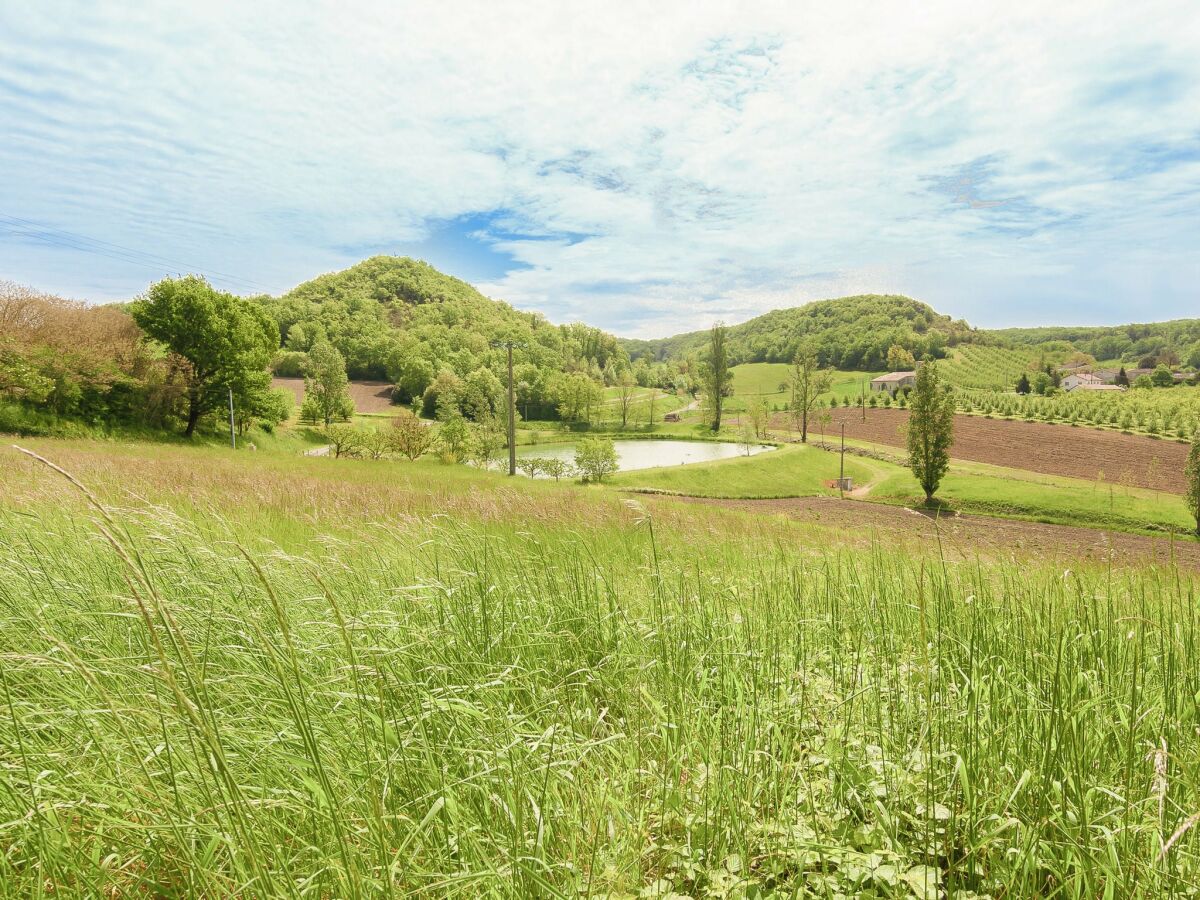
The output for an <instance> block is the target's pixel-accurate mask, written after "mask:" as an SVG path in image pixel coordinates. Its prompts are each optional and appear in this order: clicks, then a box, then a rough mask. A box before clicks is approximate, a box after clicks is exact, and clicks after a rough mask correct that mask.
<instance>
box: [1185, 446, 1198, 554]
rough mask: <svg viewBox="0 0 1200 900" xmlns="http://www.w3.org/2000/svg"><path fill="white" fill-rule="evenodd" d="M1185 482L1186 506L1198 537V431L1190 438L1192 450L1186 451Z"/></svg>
mask: <svg viewBox="0 0 1200 900" xmlns="http://www.w3.org/2000/svg"><path fill="white" fill-rule="evenodd" d="M1183 474H1184V480H1186V481H1187V505H1188V509H1189V510H1191V513H1192V516H1193V517H1194V518H1195V519H1196V534H1197V535H1200V429H1197V430H1196V435H1195V437H1193V438H1192V449H1191V450H1189V451H1188V458H1187V465H1186V466H1185V467H1184V470H1183Z"/></svg>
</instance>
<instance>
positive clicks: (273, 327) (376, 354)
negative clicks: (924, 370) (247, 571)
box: [0, 256, 1200, 435]
mask: <svg viewBox="0 0 1200 900" xmlns="http://www.w3.org/2000/svg"><path fill="white" fill-rule="evenodd" d="M726 334H727V344H726V349H725V353H726V362H727V364H728V365H729V366H737V365H740V364H743V363H751V362H768V363H769V362H790V361H791V360H792V359H793V358H794V357H795V356H796V354H797V352H798V350H799V349H800V348H801V347H804V348H807V349H808V351H811V352H813V353H815V354H816V357H817V364H818V365H819V366H821V367H828V368H835V369H841V370H851V371H878V370H881V369H884V368H888V367H889V363H894V362H895V360H896V359H897V354H896V348H902V349H903V350H904V351H906V352H905V353H903V354H900V356H901V357H903V358H906V359H911V360H922V359H939V358H943V357H947V356H954V357H955V358H956V359H958V360H959V362H960V363H961V361H962V360H964V359H966V358H967V357H966V356H964V351H969V350H970V347H972V346H974V347H997V348H1000V347H1003V348H1010V350H1011V351H1012V354H1011V355H1012V356H1013V358H1014V359H1020V360H1026V359H1029V360H1034V361H1035V362H1036V363H1037V364H1041V363H1042V362H1043V361H1044V360H1045V359H1048V358H1052V359H1053V360H1054V361H1056V362H1057V361H1063V360H1068V359H1074V360H1076V361H1078V362H1087V361H1089V360H1093V361H1094V360H1114V359H1115V360H1122V361H1127V362H1128V364H1129V365H1131V366H1134V365H1139V364H1140V365H1143V366H1145V365H1149V364H1151V361H1152V362H1153V364H1159V363H1166V364H1168V365H1188V366H1193V367H1194V366H1196V365H1197V363H1200V320H1178V321H1174V322H1164V323H1157V324H1151V325H1129V326H1122V327H1113V328H1077V329H1073V328H1038V329H1007V330H1003V331H984V330H979V329H974V328H972V327H971V326H969V325H968V324H967V323H966V322H964V321H962V320H955V319H951V318H950V317H949V316H945V315H942V314H939V313H937V312H935V311H934V310H933V309H931V308H930V307H929V306H928V305H926V304H924V303H921V302H919V301H916V300H913V299H910V298H907V297H900V296H891V295H888V296H881V295H865V296H856V297H844V298H840V299H835V300H823V301H817V302H814V303H810V304H807V305H805V306H801V307H797V308H794V309H782V310H774V311H772V312H769V313H767V314H765V315H762V316H759V317H757V318H754V319H751V320H749V321H747V322H744V323H741V324H738V325H733V326H730V327H729V328H728V329H727V332H726ZM708 340H709V332H707V331H703V332H694V333H688V334H681V335H677V336H675V337H672V338H666V339H662V340H655V341H639V340H624V339H618V338H616V337H614V336H613V335H611V334H608V333H606V332H604V331H602V330H600V329H598V328H594V327H591V326H589V325H585V324H582V323H577V322H576V323H569V324H557V325H556V324H553V323H551V322H549V321H548V320H547V319H546V318H545V317H544V316H542V315H541V314H539V313H530V312H523V311H520V310H517V309H515V308H514V307H512V306H511V305H509V304H507V303H504V302H502V301H497V300H492V299H490V298H488V297H485V296H484V295H483V294H481V293H480V292H479V291H478V290H476V289H475V288H474V287H472V286H471V285H470V284H467V283H466V282H464V281H461V280H460V279H457V278H454V277H452V276H450V275H446V274H444V273H442V272H440V271H438V270H437V269H435V268H434V267H432V266H430V265H429V264H427V263H425V262H421V261H418V260H413V259H409V258H406V257H392V256H376V257H372V258H370V259H367V260H364V261H363V262H361V263H358V264H357V265H355V266H352V267H351V268H349V269H346V270H344V271H341V272H335V273H330V274H325V275H321V276H319V277H317V278H314V279H312V280H310V281H307V282H305V283H303V284H301V285H298V286H297V287H296V288H294V289H292V290H291V291H289V292H288V293H286V294H284V295H282V296H279V297H272V296H268V295H258V296H249V297H240V296H235V295H233V294H229V293H226V292H223V291H219V290H216V289H215V288H213V287H212V286H211V285H209V284H208V283H207V282H206V281H204V279H202V278H199V277H196V276H186V277H182V278H174V279H164V280H162V281H160V282H157V283H155V284H153V285H150V286H149V287H148V288H147V290H146V291H145V292H144V293H143V294H142V295H141V296H139V297H138V298H136V299H135V300H133V301H131V302H128V303H114V304H105V305H89V304H85V303H81V302H77V301H72V300H65V299H62V298H58V297H53V296H48V295H46V294H43V293H40V292H38V291H37V290H35V289H33V288H28V287H23V286H19V285H15V284H11V283H0V431H11V432H18V433H43V434H63V433H71V432H72V430H78V431H82V430H91V431H95V430H102V431H103V430H113V431H121V430H135V431H141V432H150V431H152V432H164V431H169V432H176V431H179V432H183V433H185V434H187V435H191V434H193V433H194V432H195V431H196V430H197V429H198V428H199V429H201V430H204V429H206V428H215V427H220V426H221V425H222V424H223V423H224V422H226V421H227V417H228V416H229V407H230V405H232V406H233V412H234V418H235V421H236V422H237V427H238V429H239V430H240V431H243V432H244V431H246V430H247V429H249V428H251V427H253V426H254V425H260V426H262V427H265V428H267V429H270V428H271V427H273V425H274V424H277V423H279V422H282V421H284V420H286V419H287V418H289V417H290V416H291V415H293V413H294V410H293V402H294V401H293V400H292V397H291V395H290V394H289V393H288V392H286V391H282V390H277V389H273V388H272V386H271V377H272V375H276V376H281V377H308V378H310V379H311V378H313V377H316V376H315V373H316V372H317V371H318V370H323V371H325V372H326V376H325V377H328V370H329V368H331V367H332V368H333V369H335V370H337V371H336V372H335V373H334V375H335V377H336V376H340V377H342V378H348V379H351V380H371V381H380V382H386V383H389V384H391V385H393V389H392V398H393V400H394V402H395V403H397V404H403V405H405V406H408V407H410V408H412V409H413V410H414V411H415V412H416V413H418V414H419V415H422V416H424V417H427V418H442V419H445V418H447V417H450V416H462V417H464V418H465V419H468V420H474V421H482V420H486V419H489V418H492V417H497V416H500V415H502V413H503V409H504V403H505V391H506V384H507V349H506V346H507V345H508V344H511V345H512V347H513V361H514V378H513V381H514V391H515V394H516V401H517V408H518V410H519V412H520V415H521V416H523V417H525V418H528V419H532V420H551V421H553V420H565V421H571V422H577V421H587V420H589V419H590V418H591V417H592V414H593V410H594V409H595V408H597V407H598V406H599V405H600V404H601V403H602V400H603V398H604V396H605V394H604V391H605V389H606V388H616V389H618V390H619V391H624V390H628V389H630V388H637V387H640V388H657V389H660V390H664V391H668V392H671V393H675V394H679V395H692V396H696V395H697V394H700V393H702V385H703V384H704V382H705V371H706V363H705V359H706V353H707V342H708ZM889 353H890V354H891V356H890V359H889ZM968 355H969V353H968ZM1021 364H1022V365H1024V363H1023V362H1022V363H1021ZM1031 365H1032V363H1031ZM959 368H960V369H962V370H963V378H964V379H968V380H967V381H964V383H963V384H962V385H961V386H963V387H972V386H976V385H973V384H970V383H969V377H970V373H969V372H968V371H967V368H966V367H965V366H961V365H960V367H959ZM952 371H954V370H953V368H952ZM952 381H953V379H952ZM306 406H307V403H306ZM325 412H326V413H328V412H329V410H326V411H325ZM334 412H336V413H337V414H338V415H339V416H341V417H344V416H345V415H346V414H348V413H349V412H350V410H348V409H344V408H341V409H335V410H334ZM304 415H305V416H306V417H307V418H310V419H314V420H316V419H319V418H320V416H319V415H318V414H317V413H315V412H312V411H310V410H305V411H304ZM328 418H329V416H328V414H326V416H325V419H326V421H328Z"/></svg>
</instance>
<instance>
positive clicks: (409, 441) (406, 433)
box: [388, 410, 434, 460]
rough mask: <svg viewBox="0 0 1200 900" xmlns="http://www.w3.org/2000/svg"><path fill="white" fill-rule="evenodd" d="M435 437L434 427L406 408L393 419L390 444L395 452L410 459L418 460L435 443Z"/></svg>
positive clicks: (389, 434) (389, 437) (389, 435)
mask: <svg viewBox="0 0 1200 900" xmlns="http://www.w3.org/2000/svg"><path fill="white" fill-rule="evenodd" d="M433 438H434V433H433V428H431V427H430V426H428V425H426V424H425V423H424V422H422V421H421V420H420V419H418V418H417V417H416V416H414V415H413V414H412V413H410V412H408V411H407V410H404V411H402V412H401V413H400V414H399V415H398V416H396V418H394V419H392V427H391V428H390V429H389V433H388V444H389V447H390V449H391V450H392V451H393V452H395V453H398V454H400V455H401V456H406V457H408V458H409V459H410V460H416V459H418V458H420V457H421V456H423V455H424V454H425V453H426V452H427V451H428V450H429V448H430V447H431V446H432V445H433Z"/></svg>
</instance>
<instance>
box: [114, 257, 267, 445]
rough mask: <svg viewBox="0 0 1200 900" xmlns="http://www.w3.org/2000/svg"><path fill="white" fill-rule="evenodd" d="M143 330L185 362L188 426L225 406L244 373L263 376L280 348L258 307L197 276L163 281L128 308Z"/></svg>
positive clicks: (187, 432) (189, 431)
mask: <svg viewBox="0 0 1200 900" xmlns="http://www.w3.org/2000/svg"><path fill="white" fill-rule="evenodd" d="M129 312H130V315H132V316H133V320H134V321H135V322H137V324H138V325H139V326H141V328H142V330H143V331H145V332H146V334H148V335H149V336H150V337H152V338H154V339H155V340H156V341H159V342H160V343H162V344H165V345H166V346H167V348H168V349H169V350H170V351H171V352H172V353H174V354H176V355H177V356H179V357H181V358H182V359H184V360H186V361H187V364H188V365H187V369H188V371H187V373H186V396H187V427H186V429H185V431H184V434H185V435H187V436H188V437H191V436H192V434H193V433H194V432H195V430H196V424H197V423H198V422H199V421H200V417H201V416H202V415H204V414H205V413H207V412H209V411H211V410H213V409H216V408H218V407H220V406H221V405H223V403H224V402H227V401H228V394H227V393H226V389H227V388H228V387H231V386H233V385H234V384H235V383H237V382H238V381H239V376H240V375H242V374H243V373H246V372H255V371H257V372H263V371H265V370H266V368H267V366H268V364H270V362H271V357H272V356H274V355H275V351H276V350H277V349H278V348H279V328H278V325H277V324H276V323H275V322H274V321H273V320H272V319H271V318H270V317H269V316H268V315H267V314H266V313H265V312H264V311H263V310H262V308H261V307H260V306H258V305H257V304H255V303H252V302H251V301H249V300H243V299H242V298H241V297H235V296H234V295H233V294H227V293H224V292H223V291H218V290H215V289H214V288H212V287H211V286H210V285H209V283H208V282H207V281H205V280H204V279H203V278H201V277H199V276H196V275H188V276H186V277H183V278H164V279H163V280H162V281H159V282H157V283H156V284H153V285H151V286H150V289H149V290H147V291H146V293H145V294H144V295H143V296H141V297H140V298H138V299H137V300H136V301H134V302H133V303H132V304H131V305H130V309H129Z"/></svg>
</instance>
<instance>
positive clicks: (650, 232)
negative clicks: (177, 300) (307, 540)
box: [0, 0, 1200, 335]
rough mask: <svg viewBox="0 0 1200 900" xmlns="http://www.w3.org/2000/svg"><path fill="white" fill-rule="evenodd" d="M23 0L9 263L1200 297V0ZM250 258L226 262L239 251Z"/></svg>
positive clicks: (2, 67)
mask: <svg viewBox="0 0 1200 900" xmlns="http://www.w3.org/2000/svg"><path fill="white" fill-rule="evenodd" d="M734 6H735V5H733V4H713V5H711V6H708V5H703V4H702V5H696V4H686V5H682V4H681V5H678V6H675V5H671V4H667V5H662V4H660V5H658V6H656V7H655V8H654V9H653V10H652V11H647V10H646V9H645V8H644V4H642V5H639V4H632V3H630V4H628V5H626V4H621V3H617V4H611V3H610V4H603V5H600V4H596V5H592V6H590V7H585V6H578V5H573V4H558V3H552V2H546V3H522V4H520V5H519V6H518V5H513V6H509V5H507V4H497V3H463V4H460V3H455V4H442V5H441V6H440V7H430V6H428V5H425V4H421V5H416V4H411V5H410V4H395V3H383V2H379V3H373V4H359V5H357V6H356V7H354V8H352V9H351V8H347V7H345V6H344V5H342V4H332V3H330V4H327V5H316V6H305V7H303V8H302V9H298V8H296V7H295V6H294V5H293V4H283V3H281V2H278V3H273V2H264V3H256V4H253V5H252V6H247V5H246V4H235V3H205V4H184V3H179V4H170V5H163V4H148V5H145V6H141V5H138V6H134V5H132V4H130V5H126V8H124V9H117V8H115V7H114V5H112V4H82V3H79V4H75V3H55V2H48V3H45V4H28V5H24V6H23V7H22V8H18V5H14V4H9V5H7V6H4V7H0V121H3V122H4V123H5V125H4V129H3V132H2V133H0V215H3V214H7V215H10V216H18V217H21V218H24V219H29V220H34V221H37V222H40V223H43V224H46V225H49V226H52V227H55V228H59V229H67V230H69V231H72V232H75V233H78V234H83V235H86V236H89V237H92V238H96V239H100V240H103V241H107V242H109V243H110V244H113V245H118V246H120V247H124V248H131V249H134V250H138V251H141V252H142V253H151V254H154V255H155V257H157V258H160V259H161V260H165V261H166V262H164V263H158V264H150V263H147V262H145V260H144V259H142V258H141V257H138V259H139V260H141V261H139V262H131V261H130V259H129V257H128V254H126V256H125V258H114V255H113V254H110V255H107V256H106V255H101V254H96V253H85V252H83V251H81V250H79V249H78V246H76V247H74V248H73V247H71V246H69V242H67V241H58V242H57V243H54V242H50V241H46V240H39V239H38V238H36V237H32V236H30V235H29V234H28V233H24V234H23V233H21V230H20V229H15V228H11V227H8V226H5V225H3V224H0V276H4V277H10V278H16V279H18V280H22V281H27V282H32V283H35V284H37V285H39V286H41V287H44V288H46V289H50V290H56V291H60V292H63V293H67V294H71V295H75V296H83V297H88V298H92V299H107V298H113V297H127V296H130V295H132V294H135V293H137V292H138V291H139V290H140V289H142V288H143V287H144V286H145V284H146V283H147V282H148V281H149V280H150V279H152V278H154V277H158V276H159V275H161V274H162V273H163V272H164V271H170V270H171V269H170V265H169V264H177V265H181V264H183V263H187V266H186V268H196V267H198V268H203V269H205V270H208V271H214V272H215V271H219V272H226V273H231V274H233V275H235V276H237V277H238V278H239V279H243V281H238V282H234V281H230V282H229V286H230V287H234V288H237V289H245V283H246V282H247V281H249V282H253V283H254V284H256V285H257V284H262V285H266V286H267V287H269V288H270V289H271V290H273V291H282V290H286V289H287V288H288V287H290V286H292V285H293V284H295V283H297V282H298V281H301V280H303V279H305V278H308V277H310V276H311V275H313V274H315V273H316V272H319V271H326V270H329V269H333V268H338V267H341V266H344V265H347V264H349V263H351V262H353V261H354V260H355V259H356V258H357V257H358V256H359V255H361V254H363V253H369V252H387V251H391V252H405V253H413V254H420V255H425V256H426V257H427V258H429V259H430V261H432V262H434V263H435V264H440V265H442V266H444V267H446V268H448V269H450V270H454V271H456V272H457V273H458V274H461V275H463V276H464V277H468V278H471V279H476V280H478V281H480V282H481V287H483V289H484V290H485V291H487V292H488V293H490V294H492V295H493V296H497V297H502V298H504V299H507V300H509V301H510V302H513V303H515V304H516V305H518V306H521V307H526V308H537V309H541V310H543V311H544V312H546V313H547V314H548V315H550V316H551V317H552V318H555V319H585V320H588V321H591V322H594V323H596V324H600V325H603V326H606V327H609V328H612V329H615V330H617V331H618V332H621V333H630V334H642V335H648V334H663V333H670V332H674V331H677V330H682V329H684V328H693V327H700V326H703V325H706V324H708V323H709V322H711V321H712V320H713V319H715V318H725V319H727V320H736V319H739V318H745V317H748V316H750V315H754V314H756V313H758V312H761V311H763V310H765V309H768V308H771V307H772V306H777V305H782V304H790V303H797V302H802V301H804V300H806V299H813V298H816V297H821V296H831V295H836V294H839V293H846V292H852V291H854V292H857V291H865V290H871V291H879V292H907V293H912V294H915V295H918V296H921V297H923V298H924V299H926V300H928V301H930V302H931V303H933V304H934V305H935V306H937V307H938V308H940V309H944V310H946V311H949V312H951V313H953V314H955V315H960V316H965V317H967V318H969V319H971V320H972V321H976V322H979V323H981V324H1002V323H1003V324H1008V323H1019V322H1045V321H1053V320H1070V321H1124V320H1128V319H1131V318H1139V319H1146V318H1163V317H1168V316H1173V315H1185V314H1195V313H1196V310H1197V309H1198V308H1200V306H1198V305H1197V302H1196V301H1197V299H1200V298H1198V296H1197V293H1196V288H1195V285H1196V284H1198V283H1200V261H1198V254H1197V253H1196V248H1197V247H1200V16H1198V15H1197V14H1196V12H1195V10H1194V4H1191V3H1188V2H1184V0H1180V2H1160V3H1157V4H1151V6H1150V7H1147V6H1146V5H1140V6H1138V7H1137V8H1136V9H1135V8H1132V7H1130V6H1129V5H1128V4H1117V3H1115V2H1114V3H1111V4H1104V8H1098V7H1097V6H1096V4H1095V3H1087V4H1079V5H1072V4H1067V5H1059V6H1056V7H1055V9H1053V10H1052V11H1050V12H1047V11H1046V9H1045V6H1044V4H1032V3H1030V4H1025V5H1021V4H1017V5H1013V4H1005V5H1004V7H1003V8H1001V7H997V8H996V9H994V10H991V11H983V12H981V11H980V10H978V9H975V8H971V6H970V5H963V4H952V3H941V4H939V3H935V4H925V5H922V6H921V7H920V10H919V12H915V13H914V12H913V11H912V10H911V8H908V9H900V8H898V7H895V6H893V7H888V6H883V5H879V4H866V5H861V6H859V5H856V4H836V5H830V4H813V5H811V6H810V7H809V8H804V7H805V5H803V4H794V3H781V4H778V5H776V4H755V5H754V6H753V10H752V11H748V10H747V9H746V8H741V9H736V8H734ZM214 280H216V281H218V282H219V281H221V279H220V278H214Z"/></svg>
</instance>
